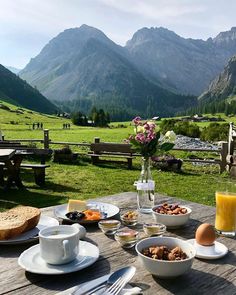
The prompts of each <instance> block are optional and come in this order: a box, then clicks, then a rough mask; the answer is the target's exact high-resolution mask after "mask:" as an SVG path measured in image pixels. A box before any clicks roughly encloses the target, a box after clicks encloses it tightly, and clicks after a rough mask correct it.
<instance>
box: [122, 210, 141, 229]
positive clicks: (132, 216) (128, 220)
mask: <svg viewBox="0 0 236 295" xmlns="http://www.w3.org/2000/svg"><path fill="white" fill-rule="evenodd" d="M120 219H121V221H122V223H123V224H124V225H127V226H135V225H136V224H137V222H138V212H137V211H127V212H125V213H124V214H123V215H121V217H120Z"/></svg>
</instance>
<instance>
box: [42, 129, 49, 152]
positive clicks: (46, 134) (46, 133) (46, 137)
mask: <svg viewBox="0 0 236 295" xmlns="http://www.w3.org/2000/svg"><path fill="white" fill-rule="evenodd" d="M43 135H44V136H43V145H44V149H49V141H50V140H49V130H48V129H44V130H43Z"/></svg>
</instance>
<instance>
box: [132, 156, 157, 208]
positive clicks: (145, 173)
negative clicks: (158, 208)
mask: <svg viewBox="0 0 236 295" xmlns="http://www.w3.org/2000/svg"><path fill="white" fill-rule="evenodd" d="M136 186H137V203H138V210H139V211H140V212H141V213H151V212H152V207H153V206H154V198H155V195H154V189H155V182H154V181H153V180H152V174H151V159H150V157H143V158H142V170H141V174H140V177H139V180H138V181H137V182H136Z"/></svg>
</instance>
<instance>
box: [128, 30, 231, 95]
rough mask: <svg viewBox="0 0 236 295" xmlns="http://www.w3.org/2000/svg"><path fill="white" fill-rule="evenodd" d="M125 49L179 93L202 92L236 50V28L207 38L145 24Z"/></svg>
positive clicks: (152, 75) (143, 68)
mask: <svg viewBox="0 0 236 295" xmlns="http://www.w3.org/2000/svg"><path fill="white" fill-rule="evenodd" d="M126 49H127V50H128V51H129V53H130V55H131V56H132V60H133V62H134V63H135V65H136V66H137V67H138V68H139V69H140V70H141V71H142V72H145V74H146V75H148V76H149V78H150V79H152V80H153V81H156V80H158V81H162V83H163V85H165V86H166V87H168V88H169V89H172V90H175V91H177V92H179V93H191V94H195V95H199V94H200V93H202V92H203V91H204V90H205V89H206V88H207V86H208V85H209V83H210V81H211V80H213V79H214V78H215V77H216V76H217V75H218V74H219V73H220V71H221V70H222V69H223V67H224V65H225V63H226V62H227V60H228V59H229V58H230V57H231V56H232V55H233V54H236V28H232V29H231V30H230V31H228V32H222V33H220V34H219V35H218V36H216V37H215V38H214V39H212V38H209V39H208V40H207V41H203V40H194V39H185V38H182V37H180V36H178V35H177V34H175V33H174V32H172V31H169V30H167V29H165V28H150V29H148V28H143V29H141V30H139V31H137V32H136V33H135V34H134V36H133V38H132V39H131V40H130V41H128V42H127V45H126Z"/></svg>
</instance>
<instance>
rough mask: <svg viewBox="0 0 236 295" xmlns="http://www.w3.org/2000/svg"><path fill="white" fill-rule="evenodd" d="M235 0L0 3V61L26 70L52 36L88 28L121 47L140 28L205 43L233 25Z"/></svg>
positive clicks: (26, 0) (15, 0)
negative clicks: (104, 35) (70, 30)
mask: <svg viewBox="0 0 236 295" xmlns="http://www.w3.org/2000/svg"><path fill="white" fill-rule="evenodd" d="M235 11H236V1H235V0H0V63H1V64H3V65H5V66H13V67H16V68H24V67H25V65H26V64H27V63H28V62H29V61H30V59H31V58H32V57H35V56H36V55H37V54H39V52H40V51H41V50H42V48H43V47H44V46H45V45H46V44H47V43H48V42H49V41H50V40H51V39H52V38H53V37H55V36H56V35H58V34H59V33H60V32H62V31H64V30H65V29H68V28H74V27H80V26H81V25H82V24H87V25H90V26H93V27H96V28H98V29H100V30H102V31H103V32H104V33H105V34H106V35H107V36H108V37H109V38H110V39H112V40H113V41H114V42H116V43H117V44H120V45H125V43H126V42H127V41H128V40H129V39H131V38H132V36H133V34H134V33H135V32H136V31H137V30H139V29H141V28H143V27H165V28H168V29H169V30H172V31H175V32H176V33H177V34H178V35H180V36H182V37H185V38H194V39H204V40H206V39H207V38H209V37H215V36H216V35H217V34H218V33H219V32H222V31H227V30H230V28H231V27H234V26H236V18H235Z"/></svg>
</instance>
